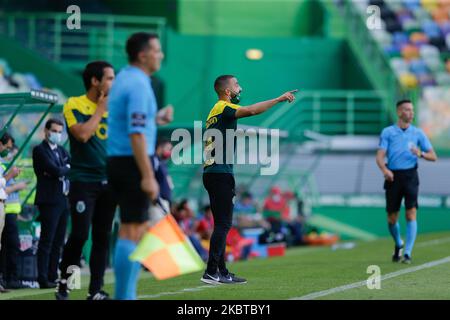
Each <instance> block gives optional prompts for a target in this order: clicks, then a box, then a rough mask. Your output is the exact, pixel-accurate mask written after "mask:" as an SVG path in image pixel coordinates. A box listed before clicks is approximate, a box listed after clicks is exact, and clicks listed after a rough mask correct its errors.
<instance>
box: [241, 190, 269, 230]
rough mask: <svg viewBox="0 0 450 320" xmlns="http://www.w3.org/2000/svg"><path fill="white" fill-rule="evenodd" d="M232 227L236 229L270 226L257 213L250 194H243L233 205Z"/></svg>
mask: <svg viewBox="0 0 450 320" xmlns="http://www.w3.org/2000/svg"><path fill="white" fill-rule="evenodd" d="M233 217H234V219H235V221H234V223H233V224H234V225H236V226H237V227H238V228H252V227H262V228H269V227H270V225H269V224H268V223H267V221H265V220H264V219H263V217H262V215H261V214H260V213H258V210H257V207H256V202H255V201H254V199H253V196H252V194H251V193H250V192H247V191H245V192H243V193H242V195H241V196H240V197H239V200H238V201H237V202H236V204H235V205H234V215H233Z"/></svg>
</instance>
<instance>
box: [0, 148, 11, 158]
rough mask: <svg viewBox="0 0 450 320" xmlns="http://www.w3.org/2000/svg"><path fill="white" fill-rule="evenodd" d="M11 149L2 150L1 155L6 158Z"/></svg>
mask: <svg viewBox="0 0 450 320" xmlns="http://www.w3.org/2000/svg"><path fill="white" fill-rule="evenodd" d="M8 153H9V150H8V149H5V150H3V151H2V152H0V157H2V158H6V157H7V156H8Z"/></svg>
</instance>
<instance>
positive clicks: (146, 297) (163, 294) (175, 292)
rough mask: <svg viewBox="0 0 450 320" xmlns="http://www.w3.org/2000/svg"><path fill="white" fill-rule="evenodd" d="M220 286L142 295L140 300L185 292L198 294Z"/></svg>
mask: <svg viewBox="0 0 450 320" xmlns="http://www.w3.org/2000/svg"><path fill="white" fill-rule="evenodd" d="M216 287H219V286H215V285H207V286H199V287H195V288H186V289H183V290H180V291H171V292H170V291H169V292H161V293H157V294H149V295H142V296H139V297H138V299H154V298H159V297H162V296H171V295H174V294H180V293H185V292H197V291H203V290H204V289H209V288H216Z"/></svg>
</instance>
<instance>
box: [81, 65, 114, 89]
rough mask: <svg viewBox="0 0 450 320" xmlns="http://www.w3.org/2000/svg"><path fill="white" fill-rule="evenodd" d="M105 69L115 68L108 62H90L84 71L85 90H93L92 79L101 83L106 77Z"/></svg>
mask: <svg viewBox="0 0 450 320" xmlns="http://www.w3.org/2000/svg"><path fill="white" fill-rule="evenodd" d="M105 68H112V69H114V68H113V66H112V65H111V64H110V63H109V62H106V61H93V62H89V63H88V64H87V65H86V67H84V71H83V83H84V88H85V89H86V91H88V90H89V89H90V88H91V79H92V77H94V78H95V79H97V80H98V81H101V80H102V78H103V75H104V70H105Z"/></svg>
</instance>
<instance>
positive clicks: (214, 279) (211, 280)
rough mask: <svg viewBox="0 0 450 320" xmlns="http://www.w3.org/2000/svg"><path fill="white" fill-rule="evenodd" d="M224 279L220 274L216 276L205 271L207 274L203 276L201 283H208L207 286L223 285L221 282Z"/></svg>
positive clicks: (217, 273)
mask: <svg viewBox="0 0 450 320" xmlns="http://www.w3.org/2000/svg"><path fill="white" fill-rule="evenodd" d="M222 278H223V277H222V276H221V275H220V273H219V272H216V273H214V274H212V275H211V274H209V273H208V272H206V271H205V273H204V274H203V276H202V277H201V278H200V281H202V282H204V283H207V284H214V285H217V284H222V283H223V282H222V281H221V280H223V279H222Z"/></svg>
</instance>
